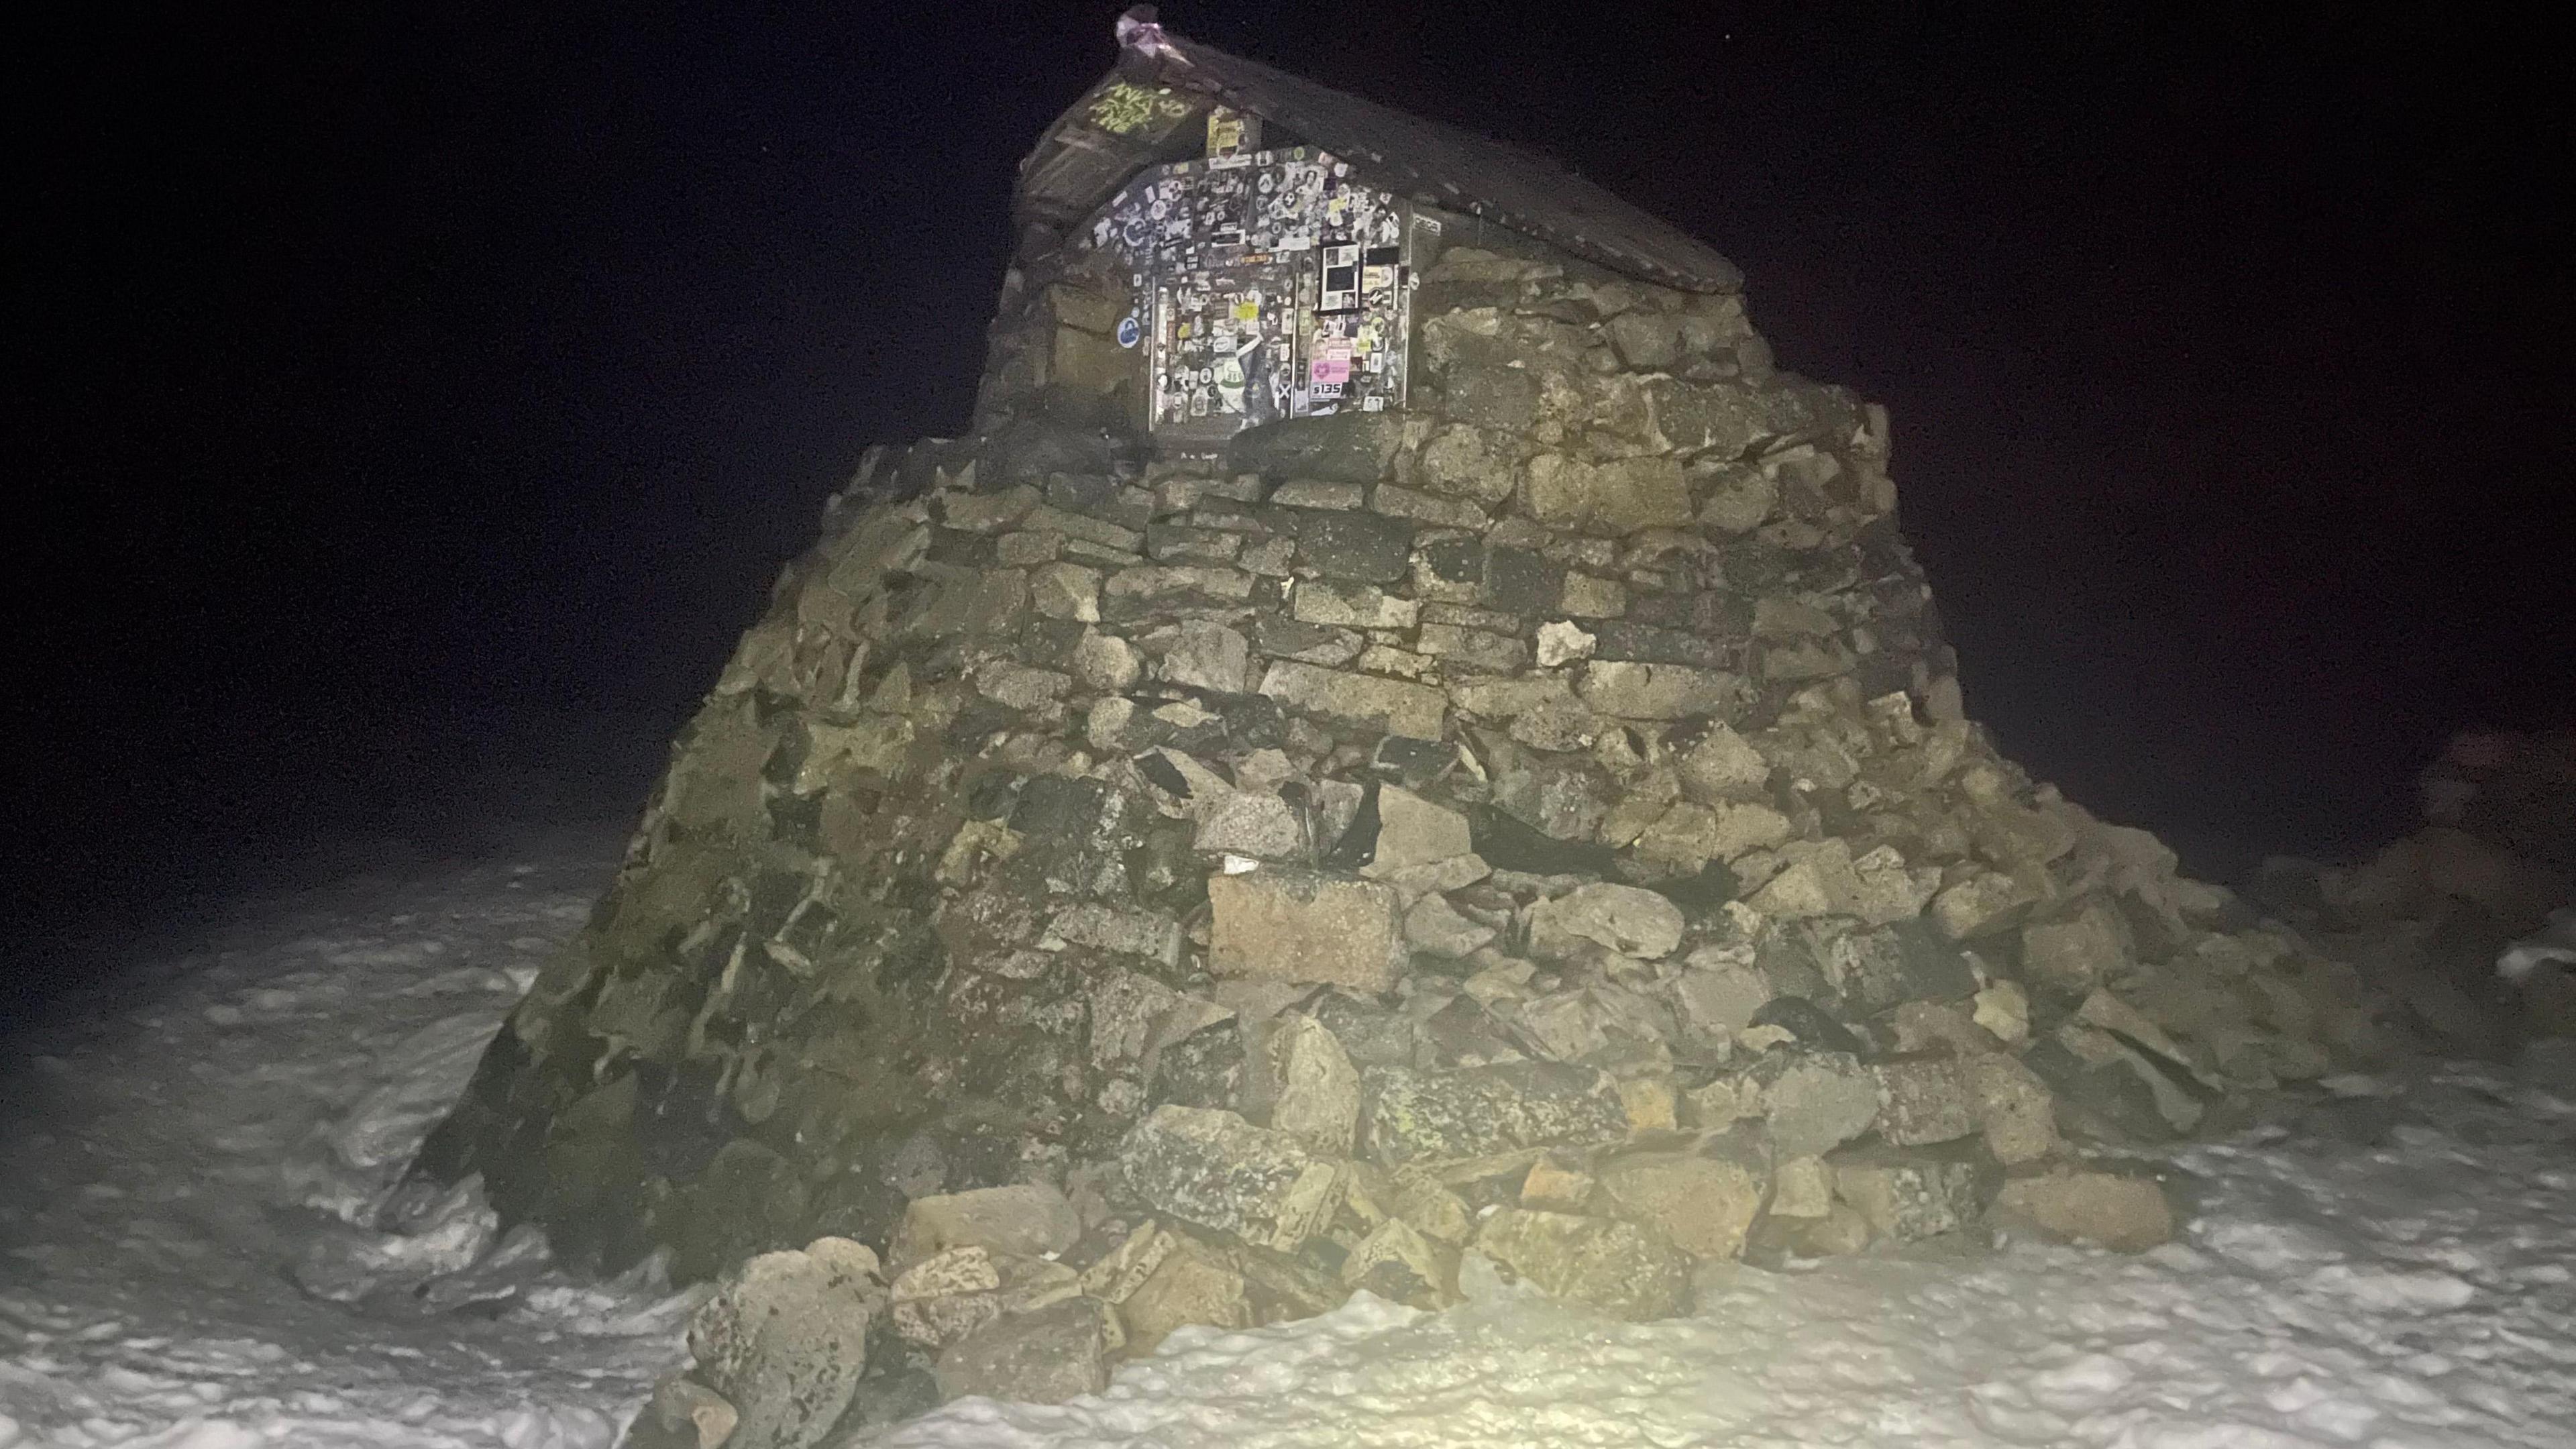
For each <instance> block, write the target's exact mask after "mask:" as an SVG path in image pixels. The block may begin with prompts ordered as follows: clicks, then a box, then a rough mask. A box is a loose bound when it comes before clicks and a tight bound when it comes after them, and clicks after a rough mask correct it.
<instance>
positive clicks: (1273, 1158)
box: [1118, 1104, 1342, 1252]
mask: <svg viewBox="0 0 2576 1449" xmlns="http://www.w3.org/2000/svg"><path fill="white" fill-rule="evenodd" d="M1118 1166H1119V1170H1120V1173H1121V1175H1122V1178H1123V1181H1124V1184H1125V1186H1126V1189H1127V1191H1128V1192H1129V1193H1131V1194H1133V1195H1134V1196H1135V1197H1136V1199H1137V1200H1138V1201H1140V1202H1145V1203H1149V1204H1151V1205H1152V1206H1153V1207H1154V1208H1155V1210H1156V1211H1158V1212H1163V1213H1168V1214H1170V1215H1171V1216H1173V1217H1176V1218H1179V1219H1181V1220H1182V1221H1183V1222H1189V1223H1195V1224H1197V1225H1198V1226H1200V1227H1203V1228H1211V1229H1214V1230H1215V1231H1217V1232H1221V1233H1232V1234H1234V1235H1235V1236H1236V1237H1239V1238H1241V1239H1243V1240H1244V1241H1246V1242H1248V1243H1254V1244H1258V1245H1260V1246H1263V1247H1270V1248H1276V1249H1278V1250H1280V1251H1282V1252H1288V1251H1292V1250H1294V1249H1295V1248H1296V1247H1297V1246H1298V1245H1299V1244H1301V1243H1303V1242H1305V1241H1306V1239H1307V1238H1309V1237H1311V1236H1313V1235H1314V1233H1315V1232H1316V1230H1317V1229H1319V1228H1321V1227H1322V1226H1323V1225H1324V1224H1325V1223H1326V1222H1327V1221H1329V1220H1330V1219H1331V1217H1332V1215H1333V1212H1334V1210H1335V1209H1336V1208H1338V1207H1340V1206H1341V1200H1342V1180H1341V1170H1340V1169H1339V1168H1337V1167H1335V1166H1334V1165H1333V1164H1332V1163H1331V1162H1329V1161H1325V1160H1322V1159H1319V1158H1317V1157H1315V1156H1314V1155H1312V1154H1311V1153H1309V1152H1307V1150H1306V1148H1305V1146H1304V1145H1303V1144H1302V1143H1300V1142H1299V1141H1298V1140H1297V1139H1296V1138H1294V1137H1291V1136H1289V1135H1288V1134H1287V1133H1285V1132H1274V1131H1271V1130H1269V1129H1267V1128H1261V1127H1255V1126H1253V1125H1252V1124H1251V1123H1249V1122H1247V1121H1245V1120H1244V1119H1243V1118H1241V1117H1239V1116H1237V1115H1235V1114H1234V1113H1232V1112H1226V1111H1219V1110H1214V1109H1210V1108H1202V1107H1183V1106H1179V1105H1175V1104H1166V1105H1164V1106H1161V1107H1157V1108H1155V1109H1154V1112H1153V1115H1152V1116H1149V1117H1147V1118H1146V1119H1145V1120H1144V1121H1142V1122H1140V1123H1138V1124H1136V1128H1135V1130H1134V1131H1132V1132H1130V1133H1128V1134H1127V1140H1126V1142H1125V1143H1124V1144H1122V1145H1121V1146H1120V1148H1119V1153H1118Z"/></svg>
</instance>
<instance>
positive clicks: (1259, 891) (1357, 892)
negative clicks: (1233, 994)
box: [1207, 868, 1403, 992]
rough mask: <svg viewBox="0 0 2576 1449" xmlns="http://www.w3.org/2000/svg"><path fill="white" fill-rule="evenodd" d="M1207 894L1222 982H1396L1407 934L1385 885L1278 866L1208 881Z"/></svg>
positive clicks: (1211, 948)
mask: <svg viewBox="0 0 2576 1449" xmlns="http://www.w3.org/2000/svg"><path fill="white" fill-rule="evenodd" d="M1207 891H1208V906H1209V908H1210V910H1211V911H1212V912H1213V916H1212V918H1211V923H1210V926H1209V940H1208V969H1209V970H1211V971H1214V972H1215V973H1216V974H1217V975H1219V976H1227V977H1240V978H1251V979H1256V980H1264V981H1322V982H1330V983H1332V984H1333V985H1336V986H1348V987H1351V988H1353V989H1355V990H1360V991H1371V992H1375V991H1384V990H1386V989H1387V988H1388V987H1389V986H1392V985H1393V984H1395V975H1396V972H1397V970H1398V968H1399V967H1400V965H1401V963H1402V959H1403V958H1402V954H1401V953H1402V951H1403V935H1402V929H1401V925H1400V918H1399V917H1398V915H1397V911H1396V894H1395V892H1394V891H1393V890H1392V889H1390V888H1389V887H1387V886H1384V885H1380V884H1378V883H1376V882H1374V881H1360V880H1346V879H1337V878H1335V877H1332V876H1328V875H1319V874H1316V873H1313V872H1310V871H1300V870H1290V869H1284V868H1274V869H1265V870H1256V871H1249V872H1246V873H1244V874H1241V875H1218V876H1211V877H1209V878H1208V883H1207Z"/></svg>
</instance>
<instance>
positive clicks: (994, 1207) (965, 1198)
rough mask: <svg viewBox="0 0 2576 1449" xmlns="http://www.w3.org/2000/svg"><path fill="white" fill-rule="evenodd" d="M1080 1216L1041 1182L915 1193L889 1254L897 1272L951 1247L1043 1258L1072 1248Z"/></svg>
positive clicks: (1062, 1198)
mask: <svg viewBox="0 0 2576 1449" xmlns="http://www.w3.org/2000/svg"><path fill="white" fill-rule="evenodd" d="M1081 1236H1082V1220H1081V1219H1080V1218H1079V1217H1077V1216H1075V1215H1074V1211H1073V1204H1072V1203H1070V1202H1068V1201H1066V1200H1065V1196H1064V1194H1063V1193H1062V1192H1060V1191H1058V1190H1057V1189H1055V1188H1053V1187H1050V1186H1048V1185H1047V1184H1045V1183H1042V1182H1022V1183H1013V1184H1011V1185H1009V1186H1007V1187H985V1188H974V1189H970V1190H968V1191H966V1192H954V1193H942V1194H939V1195H937V1196H933V1197H917V1198H914V1199H913V1200H912V1204H911V1205H910V1206H909V1207H907V1208H905V1209H904V1214H903V1224H902V1226H901V1227H899V1228H897V1229H896V1231H895V1236H894V1244H893V1249H892V1252H891V1254H890V1259H891V1262H892V1265H893V1266H894V1268H895V1269H896V1271H898V1272H900V1271H902V1270H903V1269H905V1268H909V1267H910V1266H912V1265H913V1264H915V1263H918V1262H920V1261H921V1260H922V1259H924V1258H928V1257H931V1256H933V1255H934V1254H938V1253H944V1252H946V1251H948V1250H949V1249H951V1248H970V1247H971V1248H987V1249H990V1250H992V1251H993V1252H996V1253H1016V1254H1019V1255H1020V1256H1022V1257H1030V1258H1043V1257H1046V1256H1047V1255H1049V1254H1052V1253H1060V1252H1062V1251H1064V1250H1065V1249H1067V1248H1070V1247H1072V1246H1073V1242H1074V1239H1076V1238H1079V1237H1081Z"/></svg>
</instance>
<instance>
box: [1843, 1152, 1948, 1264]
mask: <svg viewBox="0 0 2576 1449" xmlns="http://www.w3.org/2000/svg"><path fill="white" fill-rule="evenodd" d="M1833 1168H1834V1191H1835V1192H1836V1193H1837V1194H1839V1195H1840V1196H1841V1198H1842V1200H1843V1201H1844V1202H1847V1203H1849V1204H1851V1206H1852V1207H1853V1208H1854V1209H1855V1210H1856V1211H1858V1212H1859V1213H1860V1215H1861V1216H1862V1217H1863V1218H1864V1219H1866V1220H1867V1221H1868V1223H1869V1225H1870V1227H1871V1229H1872V1230H1874V1231H1876V1232H1877V1233H1879V1234H1880V1235H1882V1236H1884V1237H1890V1238H1895V1239H1897V1240H1898V1241H1900V1242H1913V1241H1916V1240H1918V1239H1922V1238H1930V1237H1937V1236H1939V1235H1940V1234H1942V1233H1949V1232H1956V1231H1957V1230H1959V1229H1960V1228H1963V1227H1965V1226H1967V1225H1968V1224H1969V1223H1970V1222H1972V1221H1974V1220H1975V1219H1976V1216H1977V1208H1978V1204H1979V1202H1980V1201H1981V1194H1980V1192H1979V1184H1978V1181H1977V1179H1978V1169H1977V1166H1976V1164H1975V1163H1974V1162H1971V1161H1968V1160H1966V1159H1964V1158H1959V1157H1913V1156H1904V1155H1900V1154H1897V1153H1895V1152H1892V1151H1890V1150H1888V1149H1885V1148H1873V1149H1868V1150H1864V1151H1855V1152H1851V1153H1847V1154H1844V1155H1842V1156H1840V1157H1837V1158H1835V1159H1834V1160H1833Z"/></svg>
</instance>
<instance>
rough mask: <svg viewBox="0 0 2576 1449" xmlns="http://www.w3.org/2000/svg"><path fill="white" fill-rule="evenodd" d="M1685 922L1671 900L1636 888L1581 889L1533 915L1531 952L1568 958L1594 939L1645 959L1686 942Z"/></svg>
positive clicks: (1605, 886) (1599, 886)
mask: <svg viewBox="0 0 2576 1449" xmlns="http://www.w3.org/2000/svg"><path fill="white" fill-rule="evenodd" d="M1683 925H1684V921H1683V919H1682V912H1681V908H1680V907H1679V906H1676V905H1674V904H1673V903H1672V900H1671V898H1670V897H1667V896H1664V895H1660V894H1658V893H1656V892H1654V891H1649V890H1640V889H1638V888H1637V887H1635V886H1625V885H1612V884H1608V883H1606V882H1605V883H1601V884H1595V885H1587V886H1579V887H1577V888H1575V889H1574V890H1571V891H1568V892H1567V893H1565V894H1564V895H1561V896H1558V897H1557V898H1555V899H1554V900H1551V901H1548V902H1546V903H1545V904H1543V905H1540V906H1538V907H1536V908H1535V909H1533V910H1532V911H1531V912H1530V949H1531V950H1532V951H1534V952H1537V953H1538V954H1539V955H1541V956H1545V957H1548V958H1551V959H1563V958H1565V957H1567V956H1569V955H1571V954H1573V953H1574V951H1575V949H1576V947H1575V943H1576V942H1579V941H1589V942H1593V943H1595V944H1597V945H1601V946H1606V947H1608V948H1609V949H1611V950H1613V951H1617V952H1619V953H1621V954H1622V955H1627V956H1636V957H1640V958H1643V959H1646V960H1654V959H1656V958H1659V957H1663V956H1669V955H1671V954H1672V953H1673V949H1674V948H1675V947H1677V946H1679V945H1680V944H1681V940H1682V928H1683Z"/></svg>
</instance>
